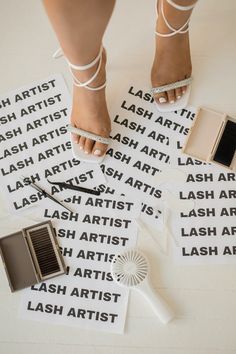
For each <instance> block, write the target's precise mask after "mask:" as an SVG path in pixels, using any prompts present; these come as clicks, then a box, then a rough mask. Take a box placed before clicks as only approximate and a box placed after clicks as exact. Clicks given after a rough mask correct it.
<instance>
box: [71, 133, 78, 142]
mask: <svg viewBox="0 0 236 354" xmlns="http://www.w3.org/2000/svg"><path fill="white" fill-rule="evenodd" d="M79 138H80V136H79V135H78V134H74V133H71V140H72V141H73V142H74V143H75V144H78V142H79Z"/></svg>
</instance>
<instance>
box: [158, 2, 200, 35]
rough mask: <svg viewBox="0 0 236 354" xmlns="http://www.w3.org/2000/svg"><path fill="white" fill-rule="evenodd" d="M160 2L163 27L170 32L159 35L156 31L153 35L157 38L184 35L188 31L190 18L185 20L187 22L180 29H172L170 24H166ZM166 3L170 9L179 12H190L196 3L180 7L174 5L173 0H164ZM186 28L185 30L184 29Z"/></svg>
mask: <svg viewBox="0 0 236 354" xmlns="http://www.w3.org/2000/svg"><path fill="white" fill-rule="evenodd" d="M159 1H161V15H162V17H163V20H164V22H165V25H166V26H167V27H168V28H169V30H170V31H171V32H169V33H160V32H158V31H155V34H156V35H157V36H160V37H171V36H174V35H175V34H178V33H180V34H183V33H186V32H188V30H189V21H190V17H189V18H188V19H187V21H186V22H185V23H184V24H183V25H182V26H181V27H180V28H174V27H173V26H171V25H170V23H169V22H168V20H167V18H166V16H165V13H164V6H163V2H164V0H159ZM166 2H167V3H168V4H169V5H171V6H172V7H174V8H175V9H177V10H180V11H189V10H192V9H193V8H194V6H195V5H196V2H197V1H196V2H195V3H194V4H192V5H189V6H182V5H178V4H176V3H175V2H174V1H173V0H166ZM185 27H186V28H185Z"/></svg>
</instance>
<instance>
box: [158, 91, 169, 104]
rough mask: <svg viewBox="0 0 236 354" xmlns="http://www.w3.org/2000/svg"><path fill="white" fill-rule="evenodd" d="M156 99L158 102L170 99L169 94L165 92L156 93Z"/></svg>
mask: <svg viewBox="0 0 236 354" xmlns="http://www.w3.org/2000/svg"><path fill="white" fill-rule="evenodd" d="M155 101H156V102H157V103H166V102H167V101H168V98H167V94H166V93H165V92H162V93H157V94H155Z"/></svg>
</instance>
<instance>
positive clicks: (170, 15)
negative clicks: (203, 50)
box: [151, 0, 192, 103]
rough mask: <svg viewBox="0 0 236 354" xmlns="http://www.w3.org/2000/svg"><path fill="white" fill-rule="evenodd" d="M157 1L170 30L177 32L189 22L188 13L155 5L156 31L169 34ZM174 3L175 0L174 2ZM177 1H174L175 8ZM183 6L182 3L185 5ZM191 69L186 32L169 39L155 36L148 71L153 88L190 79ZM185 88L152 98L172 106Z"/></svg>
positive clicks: (164, 3)
mask: <svg viewBox="0 0 236 354" xmlns="http://www.w3.org/2000/svg"><path fill="white" fill-rule="evenodd" d="M161 1H163V10H164V14H165V16H166V18H167V19H168V22H169V23H170V24H171V25H172V27H174V28H180V27H181V26H182V25H183V24H184V23H185V22H186V20H187V19H188V18H189V16H190V14H191V11H179V10H177V9H175V8H173V7H171V6H170V5H169V4H168V3H167V2H166V1H165V0H159V1H158V13H159V16H158V21H157V25H156V31H157V32H159V33H170V32H171V31H170V29H169V28H168V27H167V26H166V24H165V22H164V19H163V16H162V14H161V9H160V6H161ZM177 1H178V0H175V2H177ZM180 1H181V0H179V1H178V3H179V4H181V3H180ZM185 2H186V1H185ZM191 72H192V65H191V56H190V45H189V35H188V32H186V33H181V34H175V35H173V36H171V37H161V36H158V35H157V36H156V51H155V57H154V61H153V66H152V71H151V81H152V86H153V87H158V86H162V85H166V84H170V83H173V82H176V81H180V80H183V79H186V78H189V77H190V76H191ZM185 91H186V86H183V87H180V88H176V89H172V90H169V91H166V92H162V93H159V94H155V99H156V100H157V102H158V103H166V102H169V103H174V102H175V101H176V100H178V99H180V98H181V96H182V95H183V94H184V93H185Z"/></svg>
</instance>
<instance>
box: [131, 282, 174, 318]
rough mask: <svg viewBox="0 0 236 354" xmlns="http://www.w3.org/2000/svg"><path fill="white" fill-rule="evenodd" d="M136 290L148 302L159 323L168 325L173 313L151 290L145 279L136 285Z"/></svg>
mask: <svg viewBox="0 0 236 354" xmlns="http://www.w3.org/2000/svg"><path fill="white" fill-rule="evenodd" d="M136 289H137V290H139V291H140V292H141V293H142V294H143V296H144V297H145V298H146V299H147V300H148V301H149V303H150V304H151V306H152V307H153V310H154V311H155V313H156V315H157V317H159V319H160V320H161V322H163V323H168V322H170V321H171V320H172V319H173V317H174V313H173V311H172V310H171V309H170V307H169V305H167V303H166V302H165V301H164V300H163V299H162V297H161V296H160V295H159V294H157V293H156V292H155V291H154V290H153V288H152V287H151V285H150V283H149V282H148V281H147V279H145V280H144V281H143V282H142V283H141V284H140V285H138V286H137V287H136Z"/></svg>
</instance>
